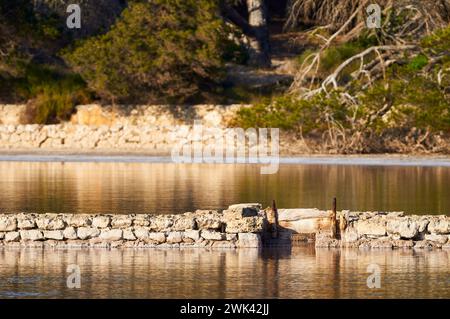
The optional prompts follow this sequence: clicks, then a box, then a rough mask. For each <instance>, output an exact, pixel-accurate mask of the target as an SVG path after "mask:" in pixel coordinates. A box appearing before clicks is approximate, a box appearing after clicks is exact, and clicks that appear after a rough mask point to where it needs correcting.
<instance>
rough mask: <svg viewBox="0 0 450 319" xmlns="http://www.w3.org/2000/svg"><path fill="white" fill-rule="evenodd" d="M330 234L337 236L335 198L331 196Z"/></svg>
mask: <svg viewBox="0 0 450 319" xmlns="http://www.w3.org/2000/svg"><path fill="white" fill-rule="evenodd" d="M331 236H332V237H333V238H337V200H336V197H335V198H333V212H332V214H331Z"/></svg>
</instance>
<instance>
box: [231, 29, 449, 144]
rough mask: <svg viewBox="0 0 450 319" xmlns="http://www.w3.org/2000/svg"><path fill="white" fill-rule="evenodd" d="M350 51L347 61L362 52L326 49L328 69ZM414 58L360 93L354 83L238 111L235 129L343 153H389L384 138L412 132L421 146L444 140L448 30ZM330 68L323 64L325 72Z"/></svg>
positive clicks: (429, 39) (425, 44) (347, 47)
mask: <svg viewBox="0 0 450 319" xmlns="http://www.w3.org/2000/svg"><path fill="white" fill-rule="evenodd" d="M355 48H356V49H355ZM352 50H356V51H354V52H352V53H351V55H353V54H355V52H356V53H357V52H358V51H361V50H362V49H358V46H357V45H352V44H349V43H347V44H343V45H341V46H337V47H334V48H331V49H329V50H328V51H327V52H325V53H324V56H325V58H326V61H330V64H333V63H334V64H336V65H338V64H339V63H340V62H342V61H343V60H345V59H346V58H347V57H348V56H350V55H348V56H347V55H346V52H348V51H352ZM417 52H418V53H417ZM417 52H415V53H414V54H413V53H408V52H404V53H403V59H402V61H401V63H398V64H393V65H391V66H390V67H388V68H387V69H386V70H385V76H384V78H382V79H379V80H377V81H375V82H374V83H373V85H371V86H369V87H366V88H362V86H361V85H360V83H358V81H354V82H351V83H347V84H348V85H347V86H346V89H345V90H344V89H335V90H331V91H329V92H327V93H325V92H322V93H320V94H317V95H314V96H313V97H312V98H308V99H306V98H299V97H298V96H297V95H286V96H283V97H279V98H276V99H273V100H267V101H265V102H263V103H259V104H256V105H255V106H253V107H251V108H246V109H243V110H241V111H240V113H239V115H238V117H237V119H236V124H238V125H242V126H244V127H253V126H258V127H280V128H284V129H289V130H295V131H298V132H301V133H302V134H319V135H322V136H323V137H324V138H325V139H328V143H330V144H333V146H334V147H338V148H339V149H340V150H341V151H342V152H373V151H388V150H386V149H383V148H380V144H383V143H382V142H381V141H380V140H381V139H383V138H386V134H390V135H391V137H392V134H393V135H397V136H398V135H401V134H405V132H410V131H411V130H414V131H415V132H418V134H419V135H420V136H418V139H419V140H420V138H421V137H423V142H425V140H426V138H427V137H428V136H429V134H433V133H439V132H443V133H446V134H448V133H450V55H449V52H450V27H447V28H445V29H442V30H438V31H436V32H435V33H433V34H432V35H430V36H427V37H425V38H424V39H423V40H422V41H421V43H420V45H419V50H418V51H417ZM331 56H334V58H331ZM359 63H360V62H358V63H357V64H359ZM329 68H331V69H332V67H331V66H328V62H327V63H325V67H324V69H323V72H326V71H327V70H328V69H329ZM349 69H350V70H347V72H352V70H353V71H354V68H352V66H351V65H350V66H349ZM352 96H355V98H353V97H352ZM374 137H377V138H376V139H374ZM355 139H358V141H356V142H355ZM371 143H372V144H371Z"/></svg>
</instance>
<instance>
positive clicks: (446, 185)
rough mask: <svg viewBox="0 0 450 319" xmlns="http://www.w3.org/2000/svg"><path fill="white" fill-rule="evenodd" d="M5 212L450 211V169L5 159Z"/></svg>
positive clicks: (1, 165) (1, 200)
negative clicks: (245, 205) (250, 207)
mask: <svg viewBox="0 0 450 319" xmlns="http://www.w3.org/2000/svg"><path fill="white" fill-rule="evenodd" d="M0 173H1V179H0V210H2V211H34V212H83V213H89V212H92V213H97V212H103V213H107V212H108V213H130V212H131V213H144V212H160V213H162V212H171V213H172V212H185V211H189V210H194V209H196V208H209V209H222V208H225V207H227V206H228V205H229V204H233V203H237V202H254V201H257V202H262V203H263V204H264V205H269V204H270V202H271V200H272V199H273V198H275V199H277V201H278V206H280V207H286V208H289V207H317V208H322V209H325V208H329V206H330V200H331V198H333V197H334V196H337V197H338V199H339V206H340V207H342V208H346V209H352V210H389V211H406V212H410V213H418V214H420V213H430V214H439V213H441V214H445V213H449V212H450V168H449V167H401V166H394V167H390V166H339V165H281V167H280V171H279V172H278V174H275V175H260V174H259V167H258V166H253V165H219V164H218V165H206V164H192V165H188V164H172V163H85V162H83V163H59V162H0Z"/></svg>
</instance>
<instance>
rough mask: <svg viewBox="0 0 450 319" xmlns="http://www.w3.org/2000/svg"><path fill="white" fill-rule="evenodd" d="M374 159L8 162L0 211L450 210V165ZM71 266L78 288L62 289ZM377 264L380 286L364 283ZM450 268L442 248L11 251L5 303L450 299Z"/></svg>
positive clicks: (0, 167)
mask: <svg viewBox="0 0 450 319" xmlns="http://www.w3.org/2000/svg"><path fill="white" fill-rule="evenodd" d="M328 164H329V163H328ZM341 164H342V163H341ZM357 164H360V163H357ZM373 164H374V163H372V165H369V166H367V165H336V163H332V164H330V165H324V164H316V165H311V164H308V165H306V164H304V163H303V164H298V163H297V164H286V165H282V166H281V167H280V170H279V173H278V174H276V175H270V176H264V175H260V174H259V167H257V166H249V165H205V164H198V165H181V164H171V163H134V162H127V163H125V162H122V163H118V162H106V163H99V162H97V163H96V162H45V161H41V162H33V161H25V162H10V161H4V162H1V161H0V211H9V212H17V211H28V212H83V213H98V212H102V213H106V212H109V213H144V212H146V213H147V212H175V213H181V212H185V211H191V210H194V209H197V208H211V209H221V208H224V207H226V206H228V205H230V204H233V203H239V202H255V201H256V202H261V203H263V204H264V205H269V203H270V201H271V200H272V199H273V198H275V199H276V200H277V202H278V206H279V207H286V208H289V207H317V208H323V209H325V208H329V206H330V202H331V199H332V198H333V197H334V196H337V198H338V203H339V206H340V208H345V209H352V210H390V211H406V212H410V213H434V214H438V213H449V212H450V167H449V166H448V165H441V166H440V165H438V166H432V165H422V164H421V163H417V165H416V164H414V166H404V165H392V166H390V165H386V163H378V164H377V165H373ZM380 164H384V165H380ZM73 264H76V265H78V266H79V267H80V270H81V289H69V288H67V285H66V280H67V276H68V273H67V266H68V265H73ZM370 264H377V265H378V266H379V267H380V269H381V288H380V289H375V290H373V289H369V288H368V287H367V284H366V281H367V277H368V276H369V275H370V274H369V273H368V272H367V267H368V265H370ZM449 264H450V251H445V250H438V251H411V250H408V251H401V250H395V251H392V250H379V251H363V250H345V251H342V252H340V251H334V250H325V249H321V250H317V251H316V250H315V249H314V247H311V246H305V247H295V248H292V249H291V250H281V251H280V250H278V251H276V250H263V251H258V250H255V249H250V250H237V251H208V250H205V249H197V250H195V249H192V250H189V249H186V250H154V249H149V250H132V249H129V250H41V249H16V250H14V249H4V248H3V249H0V299H1V298H39V297H44V298H61V297H64V298H409V297H416V298H438V297H439V298H450V267H449V266H450V265H449Z"/></svg>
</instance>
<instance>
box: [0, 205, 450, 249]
mask: <svg viewBox="0 0 450 319" xmlns="http://www.w3.org/2000/svg"><path fill="white" fill-rule="evenodd" d="M275 220H276V218H275V213H274V212H273V211H272V210H271V209H270V208H268V209H265V210H262V209H261V205H260V204H237V205H232V206H230V207H228V209H226V210H223V211H222V212H218V211H215V210H197V211H195V212H193V213H192V212H188V213H185V214H180V215H151V214H142V215H107V214H99V215H98V214H97V215H88V214H26V213H21V214H1V215H0V246H7V247H11V246H12V247H56V248H89V247H92V248H117V247H123V248H189V247H190V248H227V249H234V248H261V247H263V246H292V245H297V244H298V243H299V242H302V243H304V242H311V241H315V247H316V248H359V249H378V248H384V249H395V248H401V249H411V248H413V249H424V248H426V249H441V248H443V249H450V217H449V216H444V215H441V216H434V215H423V216H418V215H404V213H401V212H390V213H386V212H350V211H341V212H337V222H333V220H334V219H333V214H332V212H331V211H320V210H317V209H280V210H278V226H276V224H275ZM334 227H336V231H333V228H334ZM335 233H336V235H335V236H334V234H335Z"/></svg>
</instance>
